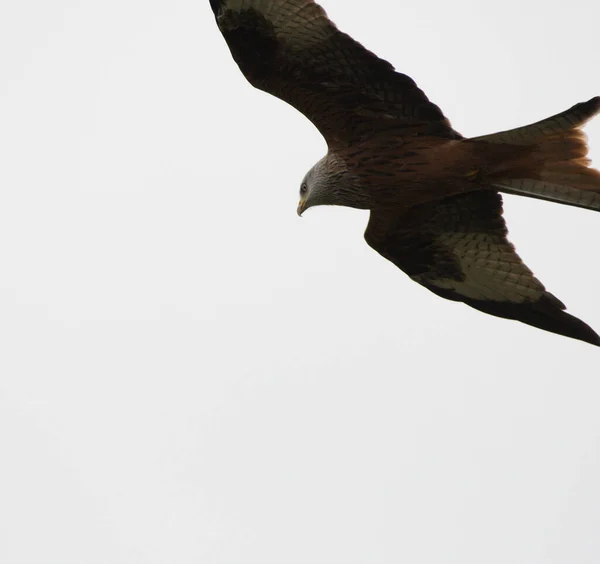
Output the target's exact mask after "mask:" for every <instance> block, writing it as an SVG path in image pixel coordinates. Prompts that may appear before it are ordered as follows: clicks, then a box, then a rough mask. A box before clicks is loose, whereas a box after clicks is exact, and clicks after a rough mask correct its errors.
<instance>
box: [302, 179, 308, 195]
mask: <svg viewBox="0 0 600 564" xmlns="http://www.w3.org/2000/svg"><path fill="white" fill-rule="evenodd" d="M307 192H308V186H307V185H306V183H305V182H304V183H303V184H302V186H300V194H306V193H307Z"/></svg>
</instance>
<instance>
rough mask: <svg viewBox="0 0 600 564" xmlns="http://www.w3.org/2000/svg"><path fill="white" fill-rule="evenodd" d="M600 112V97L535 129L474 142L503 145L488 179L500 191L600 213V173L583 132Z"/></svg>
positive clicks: (530, 127)
mask: <svg viewBox="0 0 600 564" xmlns="http://www.w3.org/2000/svg"><path fill="white" fill-rule="evenodd" d="M598 113H600V96H597V97H595V98H592V99H591V100H589V101H587V102H582V103H580V104H577V105H575V106H573V107H572V108H570V109H569V110H566V111H565V112H562V113H560V114H558V115H556V116H553V117H550V118H547V119H545V120H542V121H540V122H537V123H534V124H532V125H527V126H525V127H519V128H517V129H511V130H509V131H501V132H500V133H494V134H492V135H486V136H483V137H476V138H473V139H472V141H477V142H483V143H485V144H486V145H488V144H492V145H496V144H499V147H498V149H499V152H498V154H499V157H500V158H499V161H500V162H498V163H497V165H496V166H494V167H493V168H492V170H491V171H490V174H489V176H488V178H489V180H490V181H491V183H492V185H493V186H494V188H496V189H497V190H500V191H501V192H506V193H509V194H518V195H522V196H528V197H531V198H539V199H542V200H548V201H552V202H559V203H562V204H567V205H572V206H577V207H581V208H587V209H591V210H597V211H600V171H598V170H596V169H593V168H591V167H590V166H589V165H590V160H589V159H588V158H587V153H588V146H587V137H586V135H585V133H584V132H583V131H582V130H581V127H583V125H585V123H586V122H587V121H589V120H590V119H591V118H593V117H594V116H595V115H596V114H598ZM488 146H489V145H488ZM500 146H502V147H503V149H504V150H500ZM509 149H510V150H509ZM502 154H504V155H506V156H509V155H510V156H509V158H503V157H502V156H501V155H502Z"/></svg>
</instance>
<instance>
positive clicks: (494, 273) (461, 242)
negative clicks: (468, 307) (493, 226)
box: [413, 233, 545, 303]
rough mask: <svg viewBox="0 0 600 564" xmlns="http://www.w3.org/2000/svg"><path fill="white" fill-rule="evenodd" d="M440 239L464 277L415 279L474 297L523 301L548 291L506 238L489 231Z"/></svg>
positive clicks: (425, 277) (440, 236) (439, 237)
mask: <svg viewBox="0 0 600 564" xmlns="http://www.w3.org/2000/svg"><path fill="white" fill-rule="evenodd" d="M437 241H438V242H439V244H440V245H441V246H443V247H445V248H447V249H448V250H449V251H450V252H452V253H453V254H454V256H455V258H456V261H457V263H458V265H459V270H460V271H462V274H463V277H464V278H463V279H462V280H457V279H455V278H442V277H440V278H438V277H435V278H432V277H431V276H413V279H414V280H415V281H416V282H419V283H424V284H432V285H434V286H437V287H438V288H443V289H446V290H454V291H455V292H457V293H459V294H460V295H461V296H464V297H466V298H470V299H473V300H490V301H498V302H507V301H508V302H512V303H524V302H528V301H529V302H531V301H537V300H539V299H540V298H541V297H542V295H544V293H545V289H544V286H543V285H542V284H541V283H540V282H539V281H538V280H537V279H536V278H535V277H534V275H533V273H532V272H531V270H529V268H527V266H525V264H523V262H522V261H521V259H520V258H519V257H518V255H517V254H516V253H515V251H514V248H513V247H512V245H511V244H510V243H508V242H507V241H506V240H504V241H502V240H499V238H498V237H497V236H494V235H490V234H488V233H445V234H441V235H439V236H438V238H437Z"/></svg>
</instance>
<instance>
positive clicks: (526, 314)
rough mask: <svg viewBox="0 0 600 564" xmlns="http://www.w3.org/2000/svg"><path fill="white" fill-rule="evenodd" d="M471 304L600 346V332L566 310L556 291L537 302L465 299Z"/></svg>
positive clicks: (499, 315) (500, 315)
mask: <svg viewBox="0 0 600 564" xmlns="http://www.w3.org/2000/svg"><path fill="white" fill-rule="evenodd" d="M464 301H465V303H466V304H467V305H470V306H471V307H474V308H475V309H478V310H479V311H483V312H485V313H490V314H492V315H495V316H497V317H503V318H505V319H515V320H516V321H520V322H521V323H525V324H526V325H531V326H532V327H537V328H538V329H542V330H544V331H548V332H549V333H555V334H556V335H562V336H563V337H570V338H571V339H576V340H578V341H583V342H585V343H589V344H590V345H595V346H597V347H600V335H598V333H596V331H594V330H593V329H592V328H591V327H590V326H589V325H588V324H587V323H585V322H584V321H582V320H581V319H579V318H578V317H575V316H574V315H571V314H570V313H567V312H566V311H564V309H563V307H561V306H562V303H561V302H560V301H558V300H557V299H556V298H554V296H552V294H547V295H545V296H544V297H543V298H542V299H541V300H539V301H537V302H533V303H526V304H525V303H521V304H509V303H502V302H478V301H477V302H476V301H467V300H464Z"/></svg>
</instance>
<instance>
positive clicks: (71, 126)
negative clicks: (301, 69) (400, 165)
mask: <svg viewBox="0 0 600 564" xmlns="http://www.w3.org/2000/svg"><path fill="white" fill-rule="evenodd" d="M323 4H324V6H325V7H326V8H327V9H328V11H329V14H330V16H331V17H332V18H333V19H334V21H336V22H337V23H338V24H339V25H340V27H341V28H342V29H344V30H345V31H348V32H349V33H351V34H352V35H354V36H355V37H357V38H358V39H359V40H360V41H362V42H363V43H365V44H366V45H367V46H368V47H369V48H370V49H372V50H374V51H375V52H377V53H378V54H379V55H381V56H383V57H385V58H387V59H389V60H390V61H391V62H392V63H394V64H395V65H396V67H397V68H398V69H399V70H401V71H403V72H406V73H407V74H410V75H411V76H412V77H413V78H415V80H417V82H418V84H419V85H420V86H421V87H422V88H423V89H424V90H425V91H426V92H427V94H428V95H429V96H430V97H431V98H432V99H433V100H434V101H435V102H436V103H438V104H439V105H440V106H441V107H442V108H443V109H444V111H445V112H446V114H447V115H448V116H449V117H450V119H451V120H452V122H453V124H454V126H455V127H456V128H457V129H458V130H459V131H461V132H462V133H463V134H466V135H479V134H483V133H489V132H493V131H497V130H501V129H507V128H510V127H515V126H518V125H523V124H526V123H530V122H533V121H537V120H538V119H541V118H545V117H547V116H549V115H552V114H554V113H557V112H559V111H562V110H564V109H566V108H568V107H570V106H571V105H573V104H575V103H576V102H579V101H583V100H587V99H589V98H590V97H592V96H594V95H597V94H600V70H599V69H600V38H599V36H598V27H597V22H598V6H597V3H596V2H594V0H571V1H569V2H568V3H562V2H561V3H559V2H556V3H548V2H542V1H538V0H535V1H533V0H520V1H516V0H505V1H504V2H501V3H490V2H483V3H482V2H480V1H475V0H472V1H468V0H454V1H453V2H447V1H446V0H435V1H434V0H432V1H430V2H397V1H395V0H389V1H385V2H377V3H366V2H349V1H348V0H345V1H344V0H323ZM375 6H376V10H372V9H369V8H372V7H375ZM594 12H595V13H594ZM587 131H588V134H589V137H590V141H591V145H592V157H595V159H596V163H600V119H598V120H596V122H595V123H592V124H591V125H590V126H589V127H588V130H587ZM324 152H325V144H324V142H323V140H322V139H321V137H320V136H319V134H318V133H317V131H316V130H315V129H314V128H313V127H312V125H311V124H310V123H309V122H308V121H307V120H306V119H305V118H303V116H301V115H300V114H298V113H296V111H295V110H293V109H291V108H290V107H288V106H286V105H285V104H284V103H282V102H280V101H278V100H276V99H274V98H271V97H269V96H267V95H265V94H263V93H261V92H258V91H255V90H253V89H252V88H251V87H250V86H249V85H248V84H247V83H246V81H245V79H244V78H243V77H242V75H241V73H240V72H239V70H238V68H237V66H236V65H235V63H234V62H233V60H232V59H231V56H230V54H229V51H228V49H227V47H226V45H225V43H224V41H223V39H222V37H221V35H220V34H219V32H218V30H217V28H216V26H215V24H214V20H213V17H212V12H211V11H210V7H209V3H208V1H199V0H169V1H168V2H166V1H164V0H162V1H158V0H144V1H142V0H105V1H104V2H80V1H77V0H53V1H52V2H48V1H47V0H19V1H18V2H17V1H12V2H8V1H5V2H2V3H0V155H2V157H1V164H0V194H1V205H0V269H1V275H0V342H1V343H2V345H1V349H0V452H1V453H2V454H1V458H0V500H1V501H0V561H1V562H3V563H6V564H21V563H28V564H29V563H35V564H38V563H43V564H55V563H56V564H71V563H77V564H81V563H85V564H96V563H98V564H100V563H103V564H104V563H106V564H121V563H123V564H132V563H136V564H137V563H142V564H155V563H156V564H162V563H175V564H180V563H181V564H187V563H190V564H191V563H202V564H248V563H250V564H254V563H256V564H281V563H286V564H332V563H334V562H340V563H341V562H343V563H344V564H359V563H361V564H362V563H367V562H368V563H369V564H375V563H386V564H387V563H392V562H394V563H395V562H407V563H409V562H410V563H411V564H430V563H431V564H433V563H435V564H449V563H460V564H481V563H483V562H484V563H485V564H506V563H508V562H510V563H513V562H515V563H520V562H523V563H528V564H555V563H569V564H572V563H577V564H582V563H594V564H595V563H597V562H598V561H599V560H600V535H599V534H598V530H600V451H599V447H600V408H599V405H600V369H599V366H600V351H598V349H596V348H594V347H591V346H589V345H586V344H583V343H579V342H576V341H573V340H570V339H566V338H563V337H557V336H554V335H550V334H548V333H545V332H542V331H539V330H535V329H532V328H529V327H526V326H524V325H521V324H518V323H516V322H507V321H503V320H500V319H496V318H493V317H490V316H485V315H483V314H480V313H478V312H476V311H474V310H471V309H469V308H468V307H466V306H462V305H459V304H453V303H450V302H447V301H444V300H441V299H440V298H437V297H436V296H434V295H433V294H430V293H429V292H427V291H426V290H425V289H423V288H421V287H419V286H418V285H417V284H415V283H413V282H411V281H410V280H409V279H408V278H407V277H406V276H405V275H404V274H403V273H402V272H400V271H399V270H397V269H396V268H395V267H394V266H393V265H391V264H390V263H388V262H386V261H385V260H384V259H383V258H381V257H379V256H378V255H377V254H376V253H375V252H373V251H372V250H371V249H369V248H368V247H367V245H366V244H365V243H364V241H363V238H362V237H363V235H362V234H363V231H364V227H365V225H366V221H367V213H366V212H359V211H355V210H348V209H336V208H320V209H319V208H317V209H311V210H309V211H308V212H307V213H306V214H305V216H304V217H303V219H302V220H300V219H298V218H297V216H296V203H297V190H298V186H299V182H300V180H301V178H302V176H303V174H304V173H305V171H306V170H307V169H308V168H309V167H310V166H311V165H312V164H313V163H314V162H315V161H316V160H317V159H318V158H320V157H321V156H322V154H323V153H324ZM506 210H507V213H506V216H507V220H508V222H509V227H510V229H511V235H512V240H513V242H515V243H516V245H517V248H518V250H519V251H520V253H521V255H522V256H523V257H524V258H525V260H526V261H527V262H528V264H529V265H530V266H531V267H532V268H533V269H534V271H535V272H536V274H537V275H538V276H539V277H540V278H541V279H542V281H543V282H544V283H545V284H546V286H547V287H548V288H549V290H551V291H552V292H554V293H556V294H557V295H558V296H559V297H560V298H561V299H562V300H563V301H565V302H566V303H567V305H568V306H569V311H571V312H572V313H574V314H576V315H580V316H581V317H582V318H583V319H584V320H585V321H587V322H588V323H590V324H591V325H592V326H594V327H595V328H596V329H597V330H600V299H599V298H598V295H599V294H598V288H599V287H600V267H599V265H598V242H599V241H600V216H598V215H597V214H594V213H593V212H588V211H583V210H576V209H572V208H568V207H560V206H557V205H551V204H546V203H543V202H538V201H532V200H525V199H517V198H508V197H507V198H506Z"/></svg>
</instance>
